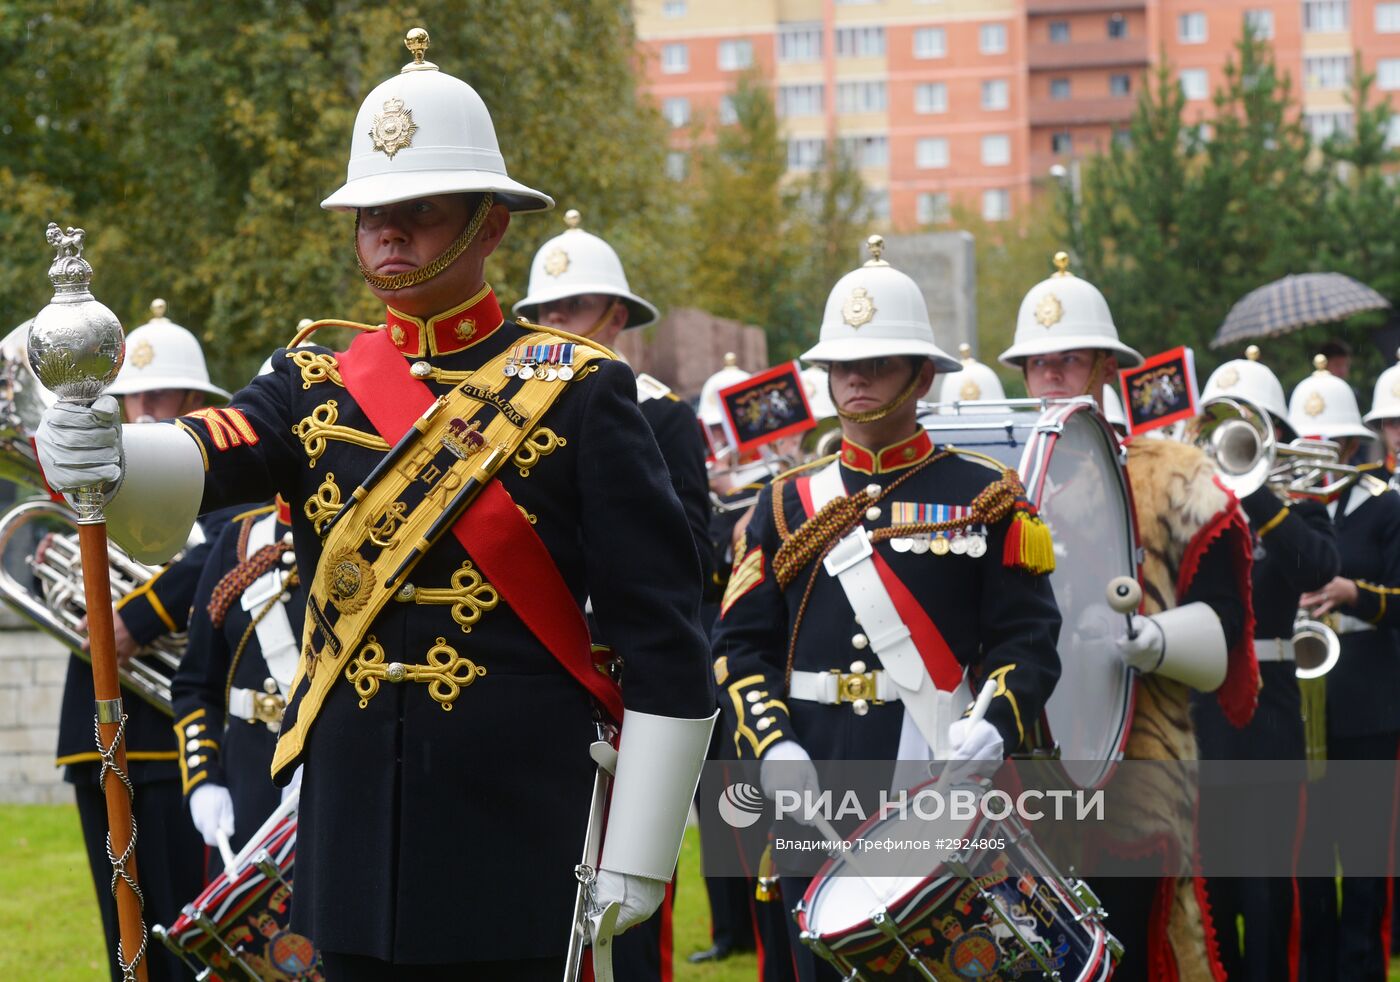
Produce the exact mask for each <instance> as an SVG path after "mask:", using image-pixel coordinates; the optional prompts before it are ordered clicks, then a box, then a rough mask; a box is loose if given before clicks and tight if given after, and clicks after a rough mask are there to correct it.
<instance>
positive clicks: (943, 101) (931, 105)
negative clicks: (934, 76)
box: [914, 82, 948, 115]
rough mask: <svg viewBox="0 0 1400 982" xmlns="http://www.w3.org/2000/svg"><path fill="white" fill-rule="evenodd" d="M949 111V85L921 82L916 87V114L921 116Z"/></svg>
mask: <svg viewBox="0 0 1400 982" xmlns="http://www.w3.org/2000/svg"><path fill="white" fill-rule="evenodd" d="M947 111H948V84H947V83H946V82H920V83H919V84H918V85H916V86H915V87H914V112H916V113H919V114H921V115H928V114H930V113H946V112H947Z"/></svg>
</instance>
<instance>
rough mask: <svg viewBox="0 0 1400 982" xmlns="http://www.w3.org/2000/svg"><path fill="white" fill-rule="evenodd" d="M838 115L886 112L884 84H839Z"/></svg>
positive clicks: (837, 86)
mask: <svg viewBox="0 0 1400 982" xmlns="http://www.w3.org/2000/svg"><path fill="white" fill-rule="evenodd" d="M836 111H837V112H838V113H882V112H884V111H885V83H884V82H837V83H836Z"/></svg>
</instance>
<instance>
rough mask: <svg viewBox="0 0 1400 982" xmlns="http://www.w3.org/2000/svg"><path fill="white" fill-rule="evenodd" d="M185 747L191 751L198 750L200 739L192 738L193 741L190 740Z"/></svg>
mask: <svg viewBox="0 0 1400 982" xmlns="http://www.w3.org/2000/svg"><path fill="white" fill-rule="evenodd" d="M185 749H186V750H188V751H189V752H190V753H194V752H195V751H196V750H198V749H199V741H198V740H191V741H189V742H188V743H186V744H185Z"/></svg>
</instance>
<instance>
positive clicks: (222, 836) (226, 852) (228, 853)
mask: <svg viewBox="0 0 1400 982" xmlns="http://www.w3.org/2000/svg"><path fill="white" fill-rule="evenodd" d="M214 837H215V838H216V839H218V840H219V855H220V856H222V857H223V860H224V869H232V868H233V847H232V846H231V845H230V844H229V841H228V833H227V832H225V831H224V830H223V829H219V830H218V831H217V832H215V833H214Z"/></svg>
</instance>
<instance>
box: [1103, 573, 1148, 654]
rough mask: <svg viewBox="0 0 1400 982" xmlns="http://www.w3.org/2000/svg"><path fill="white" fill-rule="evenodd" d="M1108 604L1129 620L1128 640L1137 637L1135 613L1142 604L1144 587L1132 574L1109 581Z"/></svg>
mask: <svg viewBox="0 0 1400 982" xmlns="http://www.w3.org/2000/svg"><path fill="white" fill-rule="evenodd" d="M1108 605H1109V606H1110V607H1112V608H1113V609H1114V610H1116V611H1117V612H1118V613H1120V614H1122V615H1123V618H1124V619H1125V620H1126V621H1127V622H1128V640H1129V641H1131V640H1132V639H1133V638H1135V637H1137V631H1135V630H1133V614H1134V613H1136V611H1137V609H1138V607H1140V606H1141V605H1142V587H1141V586H1140V585H1139V584H1138V581H1137V580H1135V579H1133V578H1132V577H1131V576H1115V577H1114V578H1113V579H1111V580H1109V581H1108Z"/></svg>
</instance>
